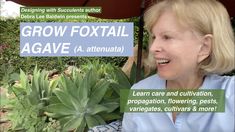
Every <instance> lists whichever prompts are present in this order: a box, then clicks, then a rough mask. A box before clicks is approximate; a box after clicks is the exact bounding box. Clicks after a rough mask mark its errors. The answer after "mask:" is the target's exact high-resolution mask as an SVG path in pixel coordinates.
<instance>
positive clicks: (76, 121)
mask: <svg viewBox="0 0 235 132" xmlns="http://www.w3.org/2000/svg"><path fill="white" fill-rule="evenodd" d="M83 120H84V117H83V116H80V117H78V116H73V117H72V118H70V120H69V121H67V122H66V123H65V124H64V127H63V129H64V130H69V131H70V130H75V129H76V128H79V127H80V126H81V124H82V122H83Z"/></svg>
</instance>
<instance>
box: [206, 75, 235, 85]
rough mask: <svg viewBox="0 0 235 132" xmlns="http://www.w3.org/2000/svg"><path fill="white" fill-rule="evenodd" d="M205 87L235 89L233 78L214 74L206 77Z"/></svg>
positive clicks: (234, 79) (234, 78) (234, 77)
mask: <svg viewBox="0 0 235 132" xmlns="http://www.w3.org/2000/svg"><path fill="white" fill-rule="evenodd" d="M205 81H206V85H207V86H206V87H210V88H212V89H227V88H230V87H233V88H234V87H235V83H234V82H235V76H220V75H216V74H211V75H207V76H206V79H205Z"/></svg>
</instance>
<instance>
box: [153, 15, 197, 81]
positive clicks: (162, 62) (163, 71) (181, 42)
mask: <svg viewBox="0 0 235 132" xmlns="http://www.w3.org/2000/svg"><path fill="white" fill-rule="evenodd" d="M152 38H153V42H152V45H151V47H150V52H151V53H153V55H154V58H155V60H156V64H157V69H158V74H159V76H160V77H162V78H164V79H166V80H175V79H182V78H185V77H186V78H187V77H189V76H192V75H196V74H197V73H198V61H199V60H198V56H199V51H200V48H201V42H200V37H199V35H196V34H195V33H193V31H192V30H190V29H189V28H186V26H181V25H180V24H179V23H178V22H177V19H176V17H175V15H174V14H173V13H172V12H170V11H166V12H164V13H163V14H162V15H161V16H160V18H159V19H158V21H157V22H156V24H155V25H154V26H153V29H152Z"/></svg>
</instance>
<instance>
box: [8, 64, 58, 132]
mask: <svg viewBox="0 0 235 132" xmlns="http://www.w3.org/2000/svg"><path fill="white" fill-rule="evenodd" d="M19 77H20V79H19V83H17V84H15V85H13V86H12V87H10V89H9V90H10V91H12V92H13V94H14V96H15V97H14V98H11V99H9V105H8V108H9V109H12V110H10V111H9V114H8V119H9V120H10V121H11V123H12V126H11V130H13V131H15V130H23V131H42V129H43V127H44V126H45V125H46V120H47V117H46V116H45V115H44V111H43V109H44V107H45V106H47V105H48V99H49V97H50V96H51V95H52V89H53V88H52V87H56V85H52V84H51V83H50V82H49V81H48V77H47V72H46V71H40V70H38V69H37V67H36V68H35V69H34V72H33V75H32V77H31V78H29V77H28V76H27V75H26V74H25V72H24V71H22V70H20V76H19ZM50 84H51V85H50ZM53 84H55V83H53Z"/></svg>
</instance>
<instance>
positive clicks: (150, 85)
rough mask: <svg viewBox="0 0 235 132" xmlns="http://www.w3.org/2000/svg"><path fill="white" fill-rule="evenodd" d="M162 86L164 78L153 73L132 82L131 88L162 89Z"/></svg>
mask: <svg viewBox="0 0 235 132" xmlns="http://www.w3.org/2000/svg"><path fill="white" fill-rule="evenodd" d="M164 87H165V80H164V79H161V78H160V77H159V76H158V75H157V74H154V75H152V76H150V77H147V78H145V79H143V80H141V81H139V82H138V83H136V84H134V85H133V86H132V89H162V88H164Z"/></svg>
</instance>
